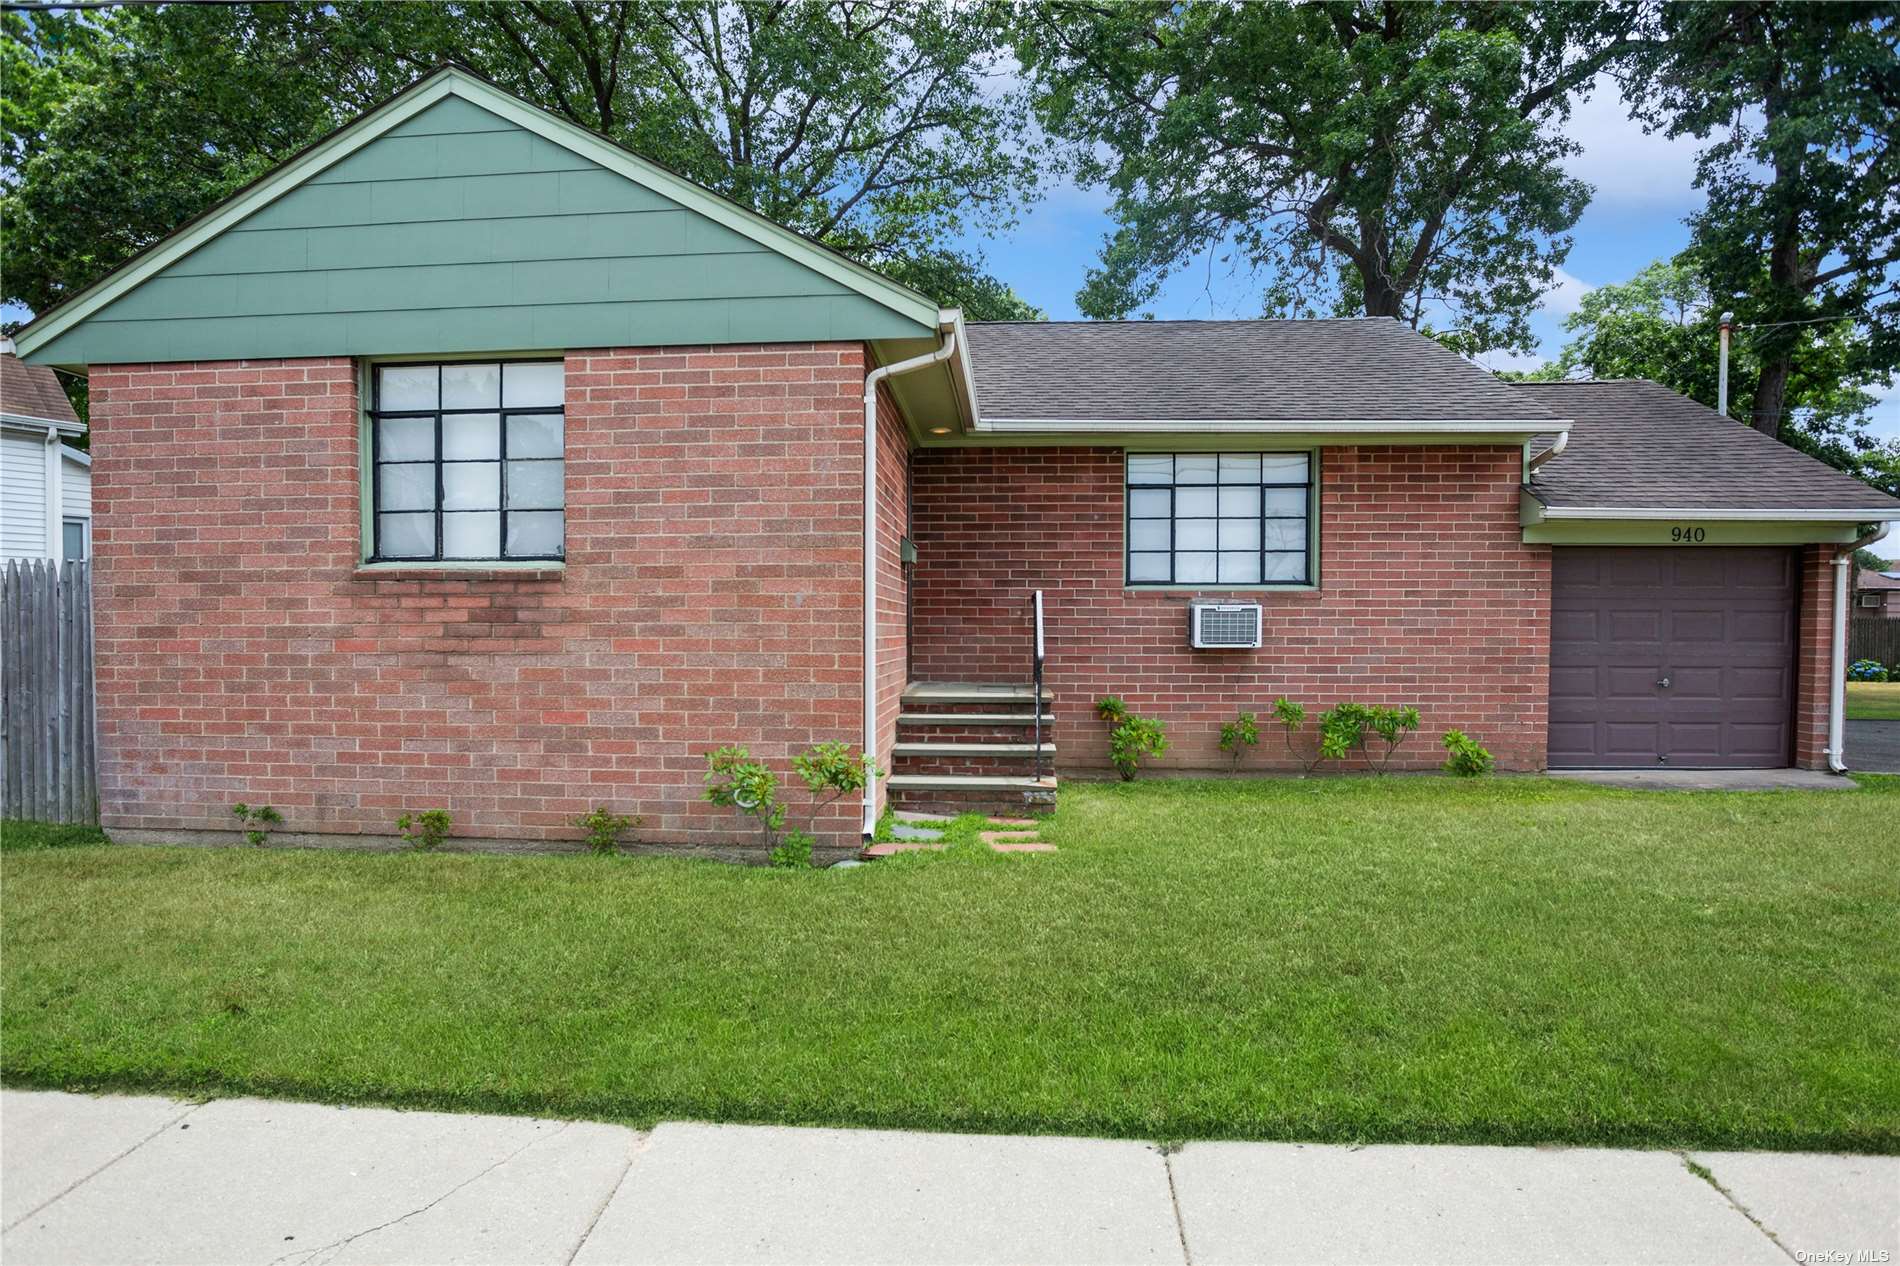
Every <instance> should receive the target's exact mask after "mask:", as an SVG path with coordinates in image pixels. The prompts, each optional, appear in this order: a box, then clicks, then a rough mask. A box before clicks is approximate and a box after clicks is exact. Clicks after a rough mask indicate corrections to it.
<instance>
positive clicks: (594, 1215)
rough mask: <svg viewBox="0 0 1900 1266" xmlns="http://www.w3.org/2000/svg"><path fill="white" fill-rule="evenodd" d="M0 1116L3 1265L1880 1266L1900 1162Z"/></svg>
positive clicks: (251, 1113)
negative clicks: (1224, 1265) (1309, 1265)
mask: <svg viewBox="0 0 1900 1266" xmlns="http://www.w3.org/2000/svg"><path fill="white" fill-rule="evenodd" d="M0 1116H4V1119H5V1131H4V1134H3V1135H0V1225H3V1226H4V1230H0V1252H3V1253H4V1256H5V1259H6V1261H7V1262H8V1264H9V1266H36V1264H39V1263H54V1262H86V1263H100V1264H104V1263H112V1262H200V1261H216V1262H229V1263H257V1264H258V1266H269V1264H273V1263H274V1264H275V1266H330V1264H331V1263H347V1262H365V1263H368V1262H379V1263H399V1262H417V1261H432V1262H446V1261H456V1262H524V1263H525V1262H547V1263H563V1264H565V1263H572V1264H573V1266H589V1264H591V1263H610V1262H682V1263H684V1262H755V1263H779V1262H783V1263H795V1262H819V1261H822V1262H832V1263H849V1262H942V1263H952V1262H959V1263H981V1262H998V1263H1003V1262H1008V1263H1035V1262H1167V1263H1186V1262H1190V1261H1191V1262H1201V1263H1205V1262H1247V1261H1261V1262H1265V1261H1287V1262H1312V1261H1342V1262H1379V1261H1406V1262H1430V1261H1438V1262H1471V1263H1478V1262H1531V1261H1535V1262H1674V1263H1694V1262H1710V1263H1718V1262H1719V1263H1725V1264H1726V1263H1751V1262H1761V1263H1766V1264H1770V1266H1787V1263H1788V1262H1789V1260H1790V1259H1791V1258H1792V1259H1794V1260H1797V1261H1816V1260H1822V1261H1831V1260H1839V1261H1863V1262H1880V1261H1893V1260H1896V1259H1900V1229H1897V1228H1896V1223H1895V1214H1896V1209H1900V1204H1897V1203H1896V1201H1895V1200H1894V1193H1895V1191H1896V1190H1900V1157H1872V1156H1823V1155H1801V1154H1788V1153H1770V1152H1745V1153H1710V1152H1692V1153H1683V1152H1667V1151H1616V1150H1608V1149H1596V1148H1542V1147H1539V1148H1507V1147H1409V1146H1372V1147H1346V1146H1334V1145H1311V1144H1304V1145H1303V1144H1297V1143H1189V1144H1186V1145H1185V1146H1182V1147H1178V1148H1165V1149H1164V1148H1161V1147H1158V1146H1156V1145H1154V1144H1151V1143H1144V1142H1139V1141H1134V1140H1112V1139H1077V1138H1022V1137H1012V1136H998V1135H975V1134H908V1133H897V1132H890V1131H877V1130H821V1129H785V1128H776V1127H773V1128H766V1127H754V1126H718V1125H695V1124H682V1123H665V1124H661V1125H659V1126H657V1127H656V1128H654V1129H652V1130H647V1131H642V1130H633V1129H628V1128H625V1127H622V1126H616V1125H600V1124H589V1123H586V1122H572V1121H541V1120H533V1119H530V1118H526V1117H484V1116H453V1115H446V1114H441V1113H432V1112H390V1111H384V1110H381V1109H370V1108H333V1107H318V1106H315V1105H310V1104H295V1103H274V1102H266V1101H263V1100H257V1099H228V1100H214V1101H212V1102H210V1103H202V1104H195V1103H185V1102H180V1101H177V1100H173V1099H161V1098H135V1097H104V1098H92V1097H88V1096H82V1095H68V1094H58V1093H53V1092H35V1091H4V1092H0ZM1832 1254H1839V1256H1838V1257H1834V1256H1829V1255H1832Z"/></svg>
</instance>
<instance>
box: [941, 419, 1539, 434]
mask: <svg viewBox="0 0 1900 1266" xmlns="http://www.w3.org/2000/svg"><path fill="white" fill-rule="evenodd" d="M1569 429H1570V423H1569V421H1568V420H1566V419H1553V418H1449V419H1446V420H1444V421H1437V420H1433V419H1419V418H1411V419H1405V420H1399V419H1395V418H1324V419H1294V420H1291V421H1282V420H1269V419H1263V418H983V419H981V420H979V421H978V422H977V424H976V426H975V427H974V430H975V431H976V432H977V433H983V432H995V433H999V434H1003V433H1036V432H1050V433H1055V434H1070V433H1073V432H1108V433H1112V434H1116V435H1132V434H1138V433H1140V432H1143V431H1149V432H1155V433H1157V434H1168V435H1172V434H1178V433H1181V432H1187V433H1190V434H1191V433H1193V432H1197V431H1219V432H1224V433H1235V434H1252V435H1316V434H1339V435H1356V434H1377V435H1384V434H1394V433H1397V434H1403V433H1405V432H1408V431H1417V432H1419V433H1421V434H1429V435H1439V434H1461V435H1524V434H1533V435H1543V434H1548V433H1549V432H1552V431H1556V432H1558V433H1559V434H1562V433H1563V432H1566V431H1568V430H1569Z"/></svg>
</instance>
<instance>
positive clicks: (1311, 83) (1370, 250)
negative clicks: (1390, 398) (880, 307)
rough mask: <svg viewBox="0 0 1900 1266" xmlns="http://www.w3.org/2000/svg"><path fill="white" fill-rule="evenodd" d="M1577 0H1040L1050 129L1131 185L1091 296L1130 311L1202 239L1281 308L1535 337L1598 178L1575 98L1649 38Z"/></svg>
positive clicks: (1487, 335) (1030, 60) (1026, 12)
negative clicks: (1584, 163) (1583, 159)
mask: <svg viewBox="0 0 1900 1266" xmlns="http://www.w3.org/2000/svg"><path fill="white" fill-rule="evenodd" d="M1635 22H1636V16H1635V15H1634V14H1633V13H1632V12H1631V11H1628V10H1625V9H1621V8H1602V7H1597V6H1570V5H1515V4H1451V3H1431V4H1426V3H1405V2H1403V0H1315V2H1313V3H1303V4H1291V3H1283V2H1279V0H1267V2H1264V3H1250V4H1241V3H1226V2H1221V0H1204V2H1198V3H1189V4H1178V3H1174V2H1173V0H1140V2H1137V3H1126V4H1112V5H1104V4H1094V3H1081V2H1067V0H1064V2H1059V3H1043V2H1041V0H1029V2H1026V3H1024V4H1023V5H1022V7H1021V8H1020V9H1019V10H1018V14H1017V26H1018V32H1019V35H1018V47H1019V55H1020V56H1021V57H1022V59H1023V61H1024V64H1025V65H1026V66H1027V67H1028V70H1029V72H1030V74H1031V76H1032V77H1033V78H1034V80H1035V82H1036V83H1037V85H1038V87H1039V95H1038V99H1037V105H1038V109H1039V112H1040V114H1041V117H1042V120H1043V122H1044V124H1045V125H1046V127H1047V128H1048V129H1049V130H1050V131H1051V132H1052V133H1054V134H1056V135H1058V136H1060V137H1064V138H1066V139H1068V140H1070V141H1072V142H1074V143H1075V144H1076V146H1077V160H1076V161H1077V165H1078V168H1079V170H1080V173H1081V175H1082V176H1083V178H1085V179H1090V180H1105V181H1106V182H1107V183H1108V185H1109V187H1110V188H1111V189H1112V190H1113V191H1114V194H1115V199H1116V200H1115V207H1114V215H1115V218H1116V221H1117V226H1116V229H1115V232H1114V234H1113V236H1112V237H1111V238H1110V240H1109V241H1108V243H1107V244H1106V246H1105V247H1104V249H1103V255H1102V266H1101V267H1100V268H1099V269H1097V270H1095V271H1094V272H1092V273H1091V274H1090V276H1089V279H1088V283H1087V285H1086V287H1085V288H1084V290H1083V292H1082V294H1081V295H1080V296H1079V302H1080V304H1081V306H1082V308H1083V310H1084V311H1086V312H1088V313H1090V314H1092V315H1096V316H1121V315H1126V314H1127V313H1129V312H1131V311H1133V310H1135V309H1137V308H1139V307H1141V306H1142V305H1143V304H1145V303H1147V302H1148V301H1149V300H1150V299H1152V298H1153V296H1154V295H1155V294H1156V292H1157V290H1158V288H1159V286H1160V284H1161V282H1162V281H1163V280H1164V279H1165V278H1166V276H1167V275H1168V274H1169V273H1170V272H1172V271H1174V270H1175V269H1177V268H1179V267H1181V266H1182V265H1183V264H1184V263H1185V262H1187V261H1188V260H1190V259H1192V258H1195V257H1196V256H1198V255H1200V254H1202V253H1203V252H1233V253H1236V254H1237V255H1238V257H1239V259H1240V260H1241V262H1243V263H1244V264H1246V265H1248V266H1251V267H1253V268H1256V269H1259V270H1262V271H1264V272H1265V273H1266V274H1267V282H1268V284H1267V286H1266V290H1265V305H1264V306H1265V308H1266V310H1267V311H1268V312H1270V313H1276V314H1289V315H1307V314H1313V313H1337V314H1351V313H1363V314H1364V315H1367V316H1390V317H1398V318H1400V319H1403V320H1407V321H1410V322H1411V323H1413V324H1414V325H1415V326H1416V325H1418V324H1420V323H1421V322H1426V321H1432V320H1436V321H1439V322H1448V323H1450V324H1452V325H1454V326H1456V327H1457V328H1458V331H1459V333H1458V336H1457V338H1456V342H1457V343H1458V345H1460V346H1462V347H1466V348H1468V349H1471V350H1484V349H1489V348H1496V347H1517V348H1528V347H1529V346H1530V345H1531V343H1532V338H1531V334H1530V330H1529V328H1528V325H1527V323H1526V317H1527V315H1528V314H1529V312H1530V311H1531V310H1532V309H1534V308H1535V307H1536V305H1537V303H1538V301H1539V299H1540V297H1541V296H1542V295H1543V293H1544V292H1545V291H1546V290H1547V289H1548V288H1549V286H1550V284H1551V282H1552V280H1553V278H1554V274H1555V269H1556V267H1557V266H1558V265H1559V264H1560V263H1561V262H1562V261H1563V259H1564V257H1565V254H1566V252H1567V251H1568V249H1569V245H1570V239H1569V237H1568V231H1569V229H1570V228H1571V226H1572V225H1574V224H1575V223H1576V221H1577V218H1578V216H1579V215H1580V214H1581V213H1582V210H1583V207H1584V204H1585V202H1586V200H1587V198H1588V194H1589V191H1588V189H1587V187H1586V186H1584V185H1583V184H1582V183H1581V182H1579V181H1577V180H1575V179H1573V178H1572V177H1570V176H1568V175H1567V174H1565V172H1564V170H1563V168H1562V160H1563V159H1564V158H1565V157H1566V156H1567V155H1569V154H1571V153H1573V152H1575V150H1576V148H1577V147H1576V146H1575V145H1574V144H1573V143H1572V142H1570V141H1569V140H1567V139H1566V138H1565V137H1564V135H1563V132H1562V129H1561V123H1562V121H1563V119H1564V117H1565V116H1566V113H1567V110H1568V106H1569V102H1570V100H1571V98H1572V96H1573V95H1574V94H1575V93H1576V92H1578V91H1579V90H1580V89H1583V88H1585V87H1586V86H1587V85H1589V84H1590V83H1591V81H1592V80H1593V78H1594V77H1595V75H1596V74H1597V73H1598V72H1599V71H1600V70H1601V69H1602V68H1603V67H1605V66H1606V65H1608V64H1610V63H1611V62H1612V61H1613V60H1614V59H1615V58H1617V57H1618V56H1620V55H1622V54H1624V53H1626V52H1628V51H1629V50H1630V49H1632V48H1633V47H1636V46H1637V45H1638V41H1637V40H1636V38H1635V36H1634V35H1633V33H1632V31H1633V27H1634V24H1635Z"/></svg>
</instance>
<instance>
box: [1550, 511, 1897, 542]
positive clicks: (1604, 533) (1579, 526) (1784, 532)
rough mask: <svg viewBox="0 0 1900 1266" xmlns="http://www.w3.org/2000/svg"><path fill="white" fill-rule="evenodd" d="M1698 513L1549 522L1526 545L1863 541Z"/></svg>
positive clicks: (1811, 526)
mask: <svg viewBox="0 0 1900 1266" xmlns="http://www.w3.org/2000/svg"><path fill="white" fill-rule="evenodd" d="M1693 513H1694V512H1693V511H1690V512H1687V513H1686V514H1685V516H1684V517H1683V518H1682V519H1680V520H1677V521H1674V522H1663V521H1661V520H1655V519H1546V520H1544V521H1543V522H1541V523H1532V524H1528V525H1526V526H1525V528H1524V543H1525V544H1526V545H1681V546H1687V547H1690V548H1696V547H1708V546H1713V545H1846V544H1850V543H1851V542H1853V541H1856V540H1859V539H1860V537H1861V535H1862V532H1861V529H1860V528H1859V527H1858V526H1857V525H1855V524H1852V523H1813V522H1803V521H1800V520H1789V521H1787V522H1777V521H1774V520H1750V521H1735V520H1721V519H1698V518H1695V517H1693Z"/></svg>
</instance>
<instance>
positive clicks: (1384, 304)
mask: <svg viewBox="0 0 1900 1266" xmlns="http://www.w3.org/2000/svg"><path fill="white" fill-rule="evenodd" d="M1359 278H1360V291H1361V293H1362V294H1363V295H1364V296H1365V304H1366V315H1367V316H1369V317H1397V318H1399V319H1400V320H1403V319H1404V318H1405V296H1404V295H1403V294H1402V293H1400V292H1399V291H1398V290H1397V289H1395V288H1394V287H1393V285H1392V283H1391V282H1389V281H1387V280H1386V279H1385V278H1383V277H1373V276H1371V275H1369V274H1368V273H1366V272H1365V271H1364V270H1361V271H1360V274H1359Z"/></svg>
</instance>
